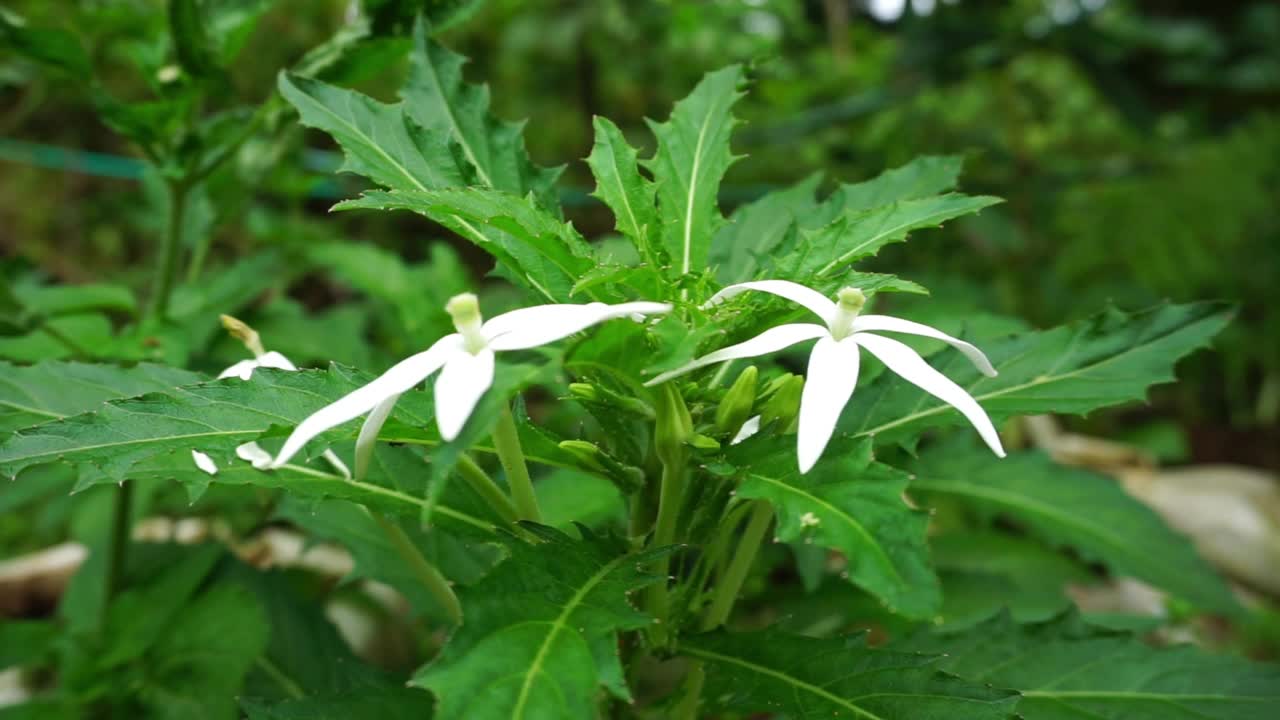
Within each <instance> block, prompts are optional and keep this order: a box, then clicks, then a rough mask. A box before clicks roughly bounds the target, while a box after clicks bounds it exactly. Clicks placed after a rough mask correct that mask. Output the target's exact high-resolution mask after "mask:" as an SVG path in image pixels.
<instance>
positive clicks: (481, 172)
mask: <svg viewBox="0 0 1280 720" xmlns="http://www.w3.org/2000/svg"><path fill="white" fill-rule="evenodd" d="M423 66H424V67H429V68H430V69H431V80H432V81H433V82H434V83H435V86H436V92H437V93H439V95H440V97H441V98H443V99H444V102H443V103H441V105H443V106H444V112H445V115H446V116H448V118H449V126H450V129H452V130H453V133H452V134H453V136H454V138H455V139H457V141H458V145H459V146H460V147H461V148H462V152H463V153H464V154H466V156H467V160H468V161H470V162H471V166H472V167H474V168H475V169H476V175H478V176H479V177H480V180H481V181H482V182H484V184H485V185H487V186H489V187H493V179H492V178H491V177H489V173H487V172H485V169H484V168H483V167H480V161H479V159H478V158H477V157H476V153H475V150H473V149H472V148H471V143H469V142H467V139H466V137H464V136H463V134H462V129H461V127H460V126H459V125H458V116H457V115H456V114H455V113H454V110H453V103H452V102H451V101H450V100H449V94H448V93H446V92H445V91H444V85H442V84H441V83H440V77H439V75H438V74H437V73H436V66H435V63H434V62H427V63H423Z"/></svg>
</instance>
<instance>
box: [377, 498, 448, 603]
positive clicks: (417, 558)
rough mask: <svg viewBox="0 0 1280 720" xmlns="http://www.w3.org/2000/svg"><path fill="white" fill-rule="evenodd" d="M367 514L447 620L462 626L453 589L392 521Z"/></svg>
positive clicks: (383, 516) (380, 516)
mask: <svg viewBox="0 0 1280 720" xmlns="http://www.w3.org/2000/svg"><path fill="white" fill-rule="evenodd" d="M369 514H370V515H371V516H373V519H374V520H376V521H377V522H378V525H380V526H381V527H382V531H383V532H385V533H386V535H387V539H388V540H390V541H391V545H392V546H393V547H394V548H395V549H396V552H398V553H400V557H401V558H402V559H404V561H405V562H406V563H408V565H409V569H410V570H412V571H413V574H414V575H416V576H417V577H418V581H419V582H421V583H422V586H423V587H425V588H426V589H427V592H429V593H431V596H432V597H434V598H435V599H436V602H438V603H440V606H441V607H442V608H444V611H445V614H446V615H448V616H449V620H450V621H451V622H453V624H454V625H461V624H462V603H460V602H458V596H457V595H456V594H454V592H453V587H452V586H451V585H450V583H449V580H448V579H447V578H445V576H444V575H442V574H441V573H440V571H439V570H438V569H437V568H436V566H435V565H432V564H431V561H430V560H427V558H426V557H425V556H423V554H422V552H421V551H419V550H418V546H417V545H414V544H413V540H411V539H409V536H408V535H407V534H406V533H405V531H404V528H401V527H400V526H399V525H397V524H396V523H395V522H393V521H392V520H390V519H388V518H387V517H386V516H385V515H383V514H382V513H378V512H374V511H372V510H369Z"/></svg>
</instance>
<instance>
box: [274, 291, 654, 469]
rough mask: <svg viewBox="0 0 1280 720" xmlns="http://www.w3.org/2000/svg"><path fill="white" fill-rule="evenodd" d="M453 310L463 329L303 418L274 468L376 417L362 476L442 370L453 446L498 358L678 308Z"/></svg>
mask: <svg viewBox="0 0 1280 720" xmlns="http://www.w3.org/2000/svg"><path fill="white" fill-rule="evenodd" d="M445 309H446V310H447V311H448V312H449V314H450V315H451V316H452V317H453V324H454V327H455V328H457V330H458V332H456V333H452V334H450V335H446V336H444V337H442V338H440V339H439V340H437V341H436V343H435V344H434V345H432V346H431V347H429V348H427V349H426V350H424V351H423V352H420V353H418V354H416V355H411V356H409V357H408V358H405V359H404V360H401V361H400V362H399V363H397V364H396V365H394V366H392V368H391V369H390V370H388V371H386V372H385V373H383V374H382V375H381V376H379V377H378V378H377V379H375V380H374V381H373V382H371V383H369V384H368V385H365V386H364V387H362V388H359V389H358V390H355V391H354V392H352V393H350V394H348V395H346V396H345V397H342V398H340V399H339V400H337V401H335V402H333V403H330V404H329V405H327V406H325V407H323V408H321V409H320V410H318V411H316V412H315V413H314V414H312V415H311V416H310V417H308V418H306V419H305V420H303V421H302V422H301V423H299V425H298V427H296V428H295V429H294V431H293V434H292V435H290V436H289V438H288V439H287V440H285V443H284V447H282V448H281V449H280V452H279V454H277V455H276V459H275V461H274V462H273V463H272V467H280V466H281V465H283V464H284V463H286V462H288V461H289V458H291V457H293V456H294V455H295V454H296V453H297V452H298V451H299V450H301V449H302V447H303V446H304V445H306V444H307V442H308V441H310V440H311V439H312V438H314V437H316V436H317V435H319V434H320V433H323V432H325V431H326V430H328V429H330V428H333V427H336V426H338V425H341V424H342V423H345V422H347V421H349V420H353V419H355V418H357V417H359V416H361V415H364V414H365V413H368V417H367V418H366V419H365V422H364V425H363V426H362V427H361V428H360V435H359V437H358V438H357V440H356V463H355V477H356V479H357V480H358V479H361V478H363V477H364V474H365V471H366V470H367V469H368V465H369V459H370V458H371V457H372V453H373V448H374V445H375V443H376V441H377V439H378V431H379V430H381V429H382V424H383V423H384V422H386V419H387V416H388V415H390V414H391V409H392V408H393V407H394V406H395V403H396V401H397V400H398V399H399V398H400V395H401V394H403V393H405V392H407V391H408V390H411V389H412V388H413V387H414V386H416V385H418V384H419V383H421V382H424V381H425V380H426V379H427V378H429V377H431V375H433V374H434V373H435V372H436V371H437V370H439V371H440V375H439V377H437V378H436V382H435V403H436V426H437V427H438V428H439V429H440V436H441V437H442V438H444V440H446V441H449V440H453V439H454V438H456V437H457V436H458V433H460V432H462V427H463V425H465V424H466V422H467V418H468V417H470V416H471V411H472V410H474V409H475V406H476V403H477V402H479V401H480V397H481V396H482V395H484V393H485V391H486V390H488V389H489V386H490V385H492V384H493V373H494V353H497V352H505V351H510V350H528V349H530V348H534V347H538V346H540V345H547V344H549V343H553V342H555V341H557V340H560V339H563V338H565V337H568V336H569V335H572V334H574V333H576V332H580V331H582V330H585V329H587V328H588V327H591V326H592V325H596V324H599V323H602V322H605V321H607V320H612V319H614V318H627V317H632V318H634V317H635V316H641V317H644V316H648V315H658V314H662V313H666V312H668V311H670V310H671V306H670V305H668V304H666V303H655V302H628V303H621V304H618V305H606V304H604V303H598V302H595V303H589V304H586V305H568V304H564V305H538V306H535V307H529V308H521V309H519V310H512V311H511V312H508V313H503V314H501V315H498V316H496V317H494V318H492V319H490V320H488V321H485V320H484V319H483V318H482V316H481V315H480V305H479V302H478V301H477V299H476V296H475V295H472V294H471V293H464V294H462V295H457V296H455V297H453V298H452V299H451V300H449V303H448V305H446V306H445Z"/></svg>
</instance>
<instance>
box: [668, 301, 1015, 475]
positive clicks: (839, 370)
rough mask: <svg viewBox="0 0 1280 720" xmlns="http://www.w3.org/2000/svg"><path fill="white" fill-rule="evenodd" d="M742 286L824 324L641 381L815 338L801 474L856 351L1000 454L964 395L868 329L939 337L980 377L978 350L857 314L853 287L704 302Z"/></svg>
mask: <svg viewBox="0 0 1280 720" xmlns="http://www.w3.org/2000/svg"><path fill="white" fill-rule="evenodd" d="M748 290H757V291H761V292H767V293H772V294H774V295H778V296H780V297H783V298H786V299H787V300H790V301H792V302H794V303H796V304H798V305H802V306H804V307H806V308H808V309H809V310H811V311H812V312H813V313H814V314H815V315H817V316H818V317H820V318H822V320H823V321H824V323H825V325H817V324H814V323H791V324H787V325H779V326H777V327H773V328H769V329H768V330H765V331H764V332H762V333H760V334H759V335H757V336H756V337H754V338H752V339H750V340H747V341H745V342H741V343H738V344H737V345H730V346H729V347H727V348H723V349H720V350H717V351H715V352H713V353H709V354H707V355H704V356H703V357H700V358H698V359H696V360H694V361H693V362H690V363H688V364H687V365H684V366H683V367H680V368H676V369H675V370H672V371H670V372H665V373H663V374H661V375H659V376H657V377H655V378H653V379H652V380H650V381H649V382H647V383H645V384H646V385H656V384H658V383H662V382H666V381H667V380H670V379H672V378H674V377H677V376H680V375H683V374H685V373H687V372H689V371H691V370H696V369H697V368H700V367H704V366H706V365H711V364H714V363H718V362H724V361H726V360H735V359H738V358H748V357H757V356H759V355H765V354H768V353H771V352H777V351H778V350H782V349H784V348H788V347H790V346H792V345H795V344H796V343H799V342H804V341H805V340H817V341H818V342H817V343H816V344H814V346H813V350H812V352H811V353H810V354H809V370H808V373H807V376H806V378H805V383H804V391H803V392H802V393H801V396H800V415H799V430H798V436H797V442H796V456H797V460H798V461H799V464H800V472H801V473H807V472H809V470H811V469H812V468H813V466H814V464H815V463H817V462H818V458H820V457H821V456H822V451H823V450H825V449H826V447H827V443H828V442H829V441H830V440H831V435H832V433H833V432H835V428H836V421H837V420H839V419H840V413H841V412H842V411H843V410H844V406H845V405H847V404H848V402H849V399H850V398H851V397H853V388H854V386H855V385H856V384H857V382H858V365H859V360H860V356H859V351H860V350H866V351H867V352H869V353H871V354H872V355H874V356H876V357H877V358H879V359H880V361H881V362H883V363H884V364H885V366H886V367H888V368H889V369H890V370H892V371H893V372H895V373H897V374H898V375H899V376H900V377H902V379H904V380H906V381H907V382H909V383H912V384H913V385H915V386H917V387H919V388H920V389H921V390H924V391H925V392H927V393H930V394H932V395H933V396H935V397H937V398H938V399H940V400H942V401H943V402H945V403H947V404H948V405H951V406H952V407H954V408H955V409H956V410H959V411H960V413H961V414H963V415H964V416H965V417H966V418H968V420H969V422H970V423H972V424H973V426H974V428H976V429H977V431H978V434H979V435H980V436H981V437H982V439H983V440H984V441H985V442H986V443H987V446H988V447H990V448H991V451H992V452H994V453H995V454H996V455H998V456H1000V457H1004V455H1005V453H1004V448H1003V447H1002V446H1001V444H1000V436H999V435H998V434H997V433H996V429H995V426H993V425H992V424H991V419H990V418H988V417H987V413H986V412H985V411H983V409H982V407H981V406H980V405H978V402H977V401H976V400H974V399H973V397H971V396H970V395H969V393H967V392H965V391H964V389H963V388H961V387H960V386H959V385H957V384H955V383H954V382H952V381H951V380H950V379H948V378H947V377H946V376H945V375H943V374H942V373H940V372H938V371H937V370H934V369H933V368H932V367H931V366H930V365H929V364H928V363H926V362H925V361H924V358H922V357H920V355H919V354H918V353H916V351H915V350H912V349H911V348H910V347H908V346H906V345H904V344H902V343H900V342H898V341H897V340H893V339H891V338H887V337H884V336H881V335H874V334H872V332H871V331H876V332H881V331H887V332H900V333H908V334H911V335H920V336H923V337H928V338H933V339H935V340H941V341H943V342H945V343H947V344H948V345H951V346H952V347H954V348H955V349H957V350H959V351H960V352H961V353H963V354H964V356H965V357H967V358H969V361H970V362H972V363H973V364H974V366H975V367H977V368H978V370H980V371H981V372H982V373H983V374H984V375H987V376H988V377H994V376H995V375H996V370H995V368H993V367H992V366H991V362H990V361H989V360H987V356H986V355H983V354H982V351H981V350H979V349H978V348H976V347H974V346H973V345H971V344H969V343H967V342H965V341H963V340H960V339H958V338H954V337H951V336H950V335H947V334H946V333H944V332H942V331H940V330H936V329H934V328H931V327H929V326H928V325H921V324H920V323H917V322H912V321H910V320H902V319H900V318H895V317H889V316H888V315H863V316H861V317H859V313H860V312H861V311H862V306H863V305H864V304H865V303H866V296H864V295H863V294H862V291H860V290H858V289H856V288H844V289H843V290H841V291H840V293H839V295H838V302H832V301H831V300H829V299H827V298H826V297H825V296H823V295H822V294H821V293H819V292H818V291H816V290H813V289H812V288H807V287H805V286H804V285H799V284H797V283H793V282H789V281H786V280H759V281H755V282H745V283H738V284H736V285H730V286H729V287H727V288H725V289H723V290H721V291H720V292H718V293H716V294H715V295H714V296H712V298H711V299H710V300H709V301H707V305H708V306H711V305H715V304H718V303H720V302H723V301H725V300H727V299H729V298H731V297H734V296H736V295H740V294H742V293H744V292H746V291H748ZM736 440H737V439H736V438H735V441H736Z"/></svg>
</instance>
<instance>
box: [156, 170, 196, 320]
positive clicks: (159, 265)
mask: <svg viewBox="0 0 1280 720" xmlns="http://www.w3.org/2000/svg"><path fill="white" fill-rule="evenodd" d="M166 187H167V188H168V191H169V219H168V221H167V223H166V224H165V232H164V236H163V237H161V238H160V253H159V254H158V255H157V256H156V273H155V279H154V280H153V281H152V283H151V298H150V300H149V303H148V306H147V315H146V319H147V320H149V321H153V322H154V321H159V320H163V319H164V316H165V315H166V314H167V313H168V311H169V296H170V295H171V294H173V283H174V280H175V277H176V275H177V274H178V257H179V256H180V255H181V254H182V252H181V251H182V226H183V221H184V220H185V219H186V212H187V193H188V190H189V189H190V188H189V187H188V186H187V184H186V183H185V182H184V181H181V180H171V181H169V183H168V184H167V186H166Z"/></svg>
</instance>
